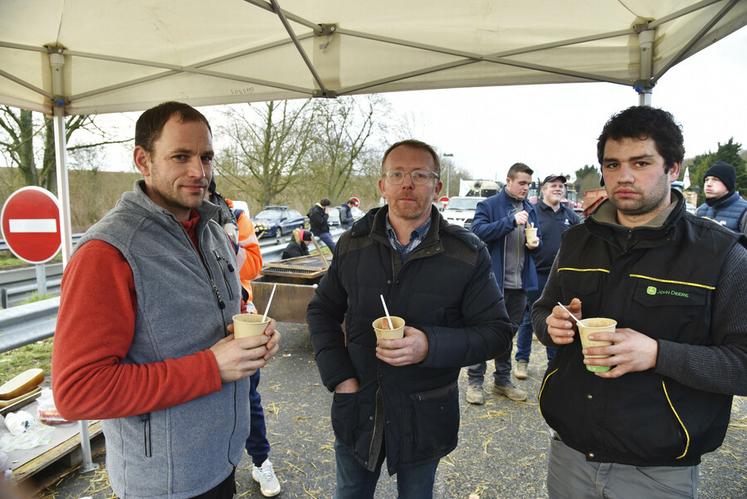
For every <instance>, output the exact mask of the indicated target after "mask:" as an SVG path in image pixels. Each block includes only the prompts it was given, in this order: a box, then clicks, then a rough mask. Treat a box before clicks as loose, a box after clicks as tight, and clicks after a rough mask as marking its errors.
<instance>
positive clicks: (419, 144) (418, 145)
mask: <svg viewBox="0 0 747 499" xmlns="http://www.w3.org/2000/svg"><path fill="white" fill-rule="evenodd" d="M399 146H407V147H412V148H413V149H420V150H421V151H425V152H427V153H428V154H430V155H431V158H433V164H434V166H435V167H436V168H435V170H434V171H435V173H436V175H441V163H440V162H439V161H438V154H436V151H435V149H433V147H431V146H430V145H428V144H426V143H425V142H423V141H420V140H416V139H407V140H400V141H399V142H395V143H394V144H392V145H390V146H389V149H387V150H386V152H385V153H384V158H383V159H382V160H381V175H382V176H383V175H384V173H385V172H384V163H385V162H386V158H387V156H389V153H390V152H392V151H393V150H394V149H396V148H398V147H399Z"/></svg>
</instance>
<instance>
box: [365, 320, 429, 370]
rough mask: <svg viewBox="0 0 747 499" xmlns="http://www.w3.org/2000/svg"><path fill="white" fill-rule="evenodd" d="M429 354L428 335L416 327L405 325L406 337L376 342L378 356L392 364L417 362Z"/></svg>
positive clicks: (399, 364)
mask: <svg viewBox="0 0 747 499" xmlns="http://www.w3.org/2000/svg"><path fill="white" fill-rule="evenodd" d="M427 355H428V337H427V336H426V335H425V333H424V332H423V331H421V330H419V329H415V328H414V327H410V326H405V336H404V338H401V339H398V340H378V341H377V342H376V357H378V359H379V360H381V361H384V362H386V363H387V364H389V365H392V366H409V365H411V364H417V363H419V362H422V361H423V359H425V357H426V356H427Z"/></svg>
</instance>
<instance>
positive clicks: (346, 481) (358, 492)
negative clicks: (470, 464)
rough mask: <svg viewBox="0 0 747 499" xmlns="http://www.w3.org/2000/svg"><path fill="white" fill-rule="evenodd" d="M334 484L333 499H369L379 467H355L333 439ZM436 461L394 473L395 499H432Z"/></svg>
mask: <svg viewBox="0 0 747 499" xmlns="http://www.w3.org/2000/svg"><path fill="white" fill-rule="evenodd" d="M335 461H336V464H337V485H336V487H335V499H369V498H371V499H372V498H373V497H374V492H376V483H377V482H378V481H379V475H380V474H381V464H382V462H383V461H382V462H380V463H379V465H378V466H377V467H376V469H375V470H374V471H368V470H367V469H366V468H364V467H363V466H361V465H360V464H358V461H356V460H355V457H353V453H352V452H351V451H350V449H349V448H348V447H347V446H346V445H345V444H343V443H341V442H339V441H338V440H336V439H335ZM438 461H439V460H438V459H435V460H433V461H428V462H425V463H421V464H418V465H416V466H410V467H405V468H401V469H398V470H397V497H398V498H399V499H432V498H433V483H434V482H435V481H436V468H438Z"/></svg>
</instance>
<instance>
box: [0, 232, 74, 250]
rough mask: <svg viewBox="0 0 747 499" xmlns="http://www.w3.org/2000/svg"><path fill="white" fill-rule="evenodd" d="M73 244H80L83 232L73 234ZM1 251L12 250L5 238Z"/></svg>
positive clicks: (0, 245) (2, 241) (2, 240)
mask: <svg viewBox="0 0 747 499" xmlns="http://www.w3.org/2000/svg"><path fill="white" fill-rule="evenodd" d="M72 237H73V246H75V245H76V244H78V240H79V239H80V238H81V237H83V233H82V232H81V233H79V234H73V236H72ZM0 251H10V248H8V243H6V242H5V240H4V239H0Z"/></svg>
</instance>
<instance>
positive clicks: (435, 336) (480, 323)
mask: <svg viewBox="0 0 747 499" xmlns="http://www.w3.org/2000/svg"><path fill="white" fill-rule="evenodd" d="M440 188H441V182H440V181H439V180H438V155H437V154H436V153H435V152H434V151H433V149H432V148H431V147H430V146H428V145H427V144H424V143H422V142H419V141H413V140H409V141H404V142H401V143H397V144H395V145H393V146H392V147H391V148H390V149H389V150H388V151H387V152H386V153H385V155H384V161H383V165H382V179H381V180H380V181H379V189H380V190H381V193H382V195H383V196H384V197H385V199H386V200H387V205H386V206H385V207H383V208H381V209H374V210H371V211H370V212H368V213H367V214H366V216H365V217H363V218H362V219H361V220H359V221H358V222H356V223H355V224H354V225H353V227H352V229H351V230H350V231H348V232H346V233H345V234H343V236H341V238H340V241H339V243H338V245H337V250H336V252H335V256H334V260H333V262H332V265H331V266H330V268H329V270H328V271H327V274H326V276H325V277H324V279H323V280H322V281H321V283H320V284H319V288H318V289H317V291H316V295H315V296H314V298H313V299H312V300H311V303H310V304H309V309H308V314H307V321H308V324H309V331H310V333H311V341H312V344H313V346H314V352H315V355H316V362H317V365H318V367H319V371H320V373H321V377H322V381H323V383H324V385H325V386H326V387H327V388H328V389H329V390H330V391H334V392H335V395H334V399H333V403H332V427H333V429H334V432H335V437H336V442H335V454H336V460H337V491H336V496H335V497H338V498H347V497H350V498H356V499H358V498H365V497H373V493H374V490H375V487H376V482H377V480H378V476H379V472H380V468H381V464H382V461H383V459H384V457H385V456H386V460H387V468H388V470H389V472H390V473H391V474H393V473H397V487H398V495H399V497H402V498H407V497H428V496H429V494H430V493H431V491H432V488H433V481H434V478H435V472H436V467H437V465H438V461H439V459H440V458H441V457H443V456H445V455H446V454H448V453H449V452H451V451H452V450H453V449H454V448H455V447H456V444H457V433H458V429H459V393H458V389H457V378H458V376H459V369H460V367H462V366H466V365H471V364H474V363H476V362H479V361H483V360H485V359H488V358H492V357H494V356H495V355H496V354H497V353H500V352H502V351H506V350H507V349H508V346H509V341H510V335H511V329H510V324H509V322H508V317H507V314H506V310H505V306H504V304H503V298H502V296H501V294H500V292H499V290H498V287H497V284H496V281H495V278H494V277H493V275H492V273H491V264H490V257H489V255H488V253H487V250H486V249H485V245H484V244H483V243H482V242H481V241H480V240H479V239H478V238H477V237H475V236H474V235H472V234H470V233H469V232H468V231H466V230H464V229H462V228H461V227H457V226H453V225H448V224H447V223H446V222H445V221H444V220H443V219H442V218H441V216H440V215H439V213H438V211H437V210H436V209H435V208H434V207H433V206H432V202H433V199H434V197H435V196H436V195H437V194H438V192H439V191H440ZM379 295H383V297H384V299H385V301H386V303H387V306H388V308H389V312H390V313H391V314H392V315H396V316H400V317H402V318H404V319H405V321H406V324H407V327H405V332H404V338H402V339H399V340H379V341H378V343H377V339H376V336H375V333H374V330H373V328H372V325H371V323H372V322H373V321H374V320H375V319H376V318H378V317H381V316H382V315H384V313H383V309H382V304H381V301H380V298H379ZM343 320H344V321H345V331H346V333H345V334H343V331H342V329H341V323H342V322H343Z"/></svg>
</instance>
